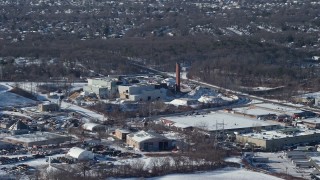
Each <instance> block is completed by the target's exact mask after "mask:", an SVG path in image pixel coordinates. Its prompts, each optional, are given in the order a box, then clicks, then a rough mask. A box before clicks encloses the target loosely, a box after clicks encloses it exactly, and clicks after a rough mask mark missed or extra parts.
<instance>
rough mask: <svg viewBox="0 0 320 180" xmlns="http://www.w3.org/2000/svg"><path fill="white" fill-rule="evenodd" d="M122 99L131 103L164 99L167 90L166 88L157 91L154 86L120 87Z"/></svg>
mask: <svg viewBox="0 0 320 180" xmlns="http://www.w3.org/2000/svg"><path fill="white" fill-rule="evenodd" d="M118 89H119V95H120V99H124V100H130V101H153V100H159V99H164V98H165V97H166V94H167V90H166V89H164V88H160V89H157V88H156V86H155V85H152V84H134V85H119V86H118Z"/></svg>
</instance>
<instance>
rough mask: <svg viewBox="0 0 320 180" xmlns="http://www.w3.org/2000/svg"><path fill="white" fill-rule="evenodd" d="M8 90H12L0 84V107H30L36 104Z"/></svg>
mask: <svg viewBox="0 0 320 180" xmlns="http://www.w3.org/2000/svg"><path fill="white" fill-rule="evenodd" d="M10 89H12V87H10V86H9V85H7V84H5V83H1V84H0V107H10V106H30V105H35V104H36V101H34V100H31V99H28V98H25V97H22V96H20V95H18V94H14V93H11V92H8V91H9V90H10Z"/></svg>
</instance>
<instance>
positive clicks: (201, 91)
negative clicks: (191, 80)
mask: <svg viewBox="0 0 320 180" xmlns="http://www.w3.org/2000/svg"><path fill="white" fill-rule="evenodd" d="M204 95H205V96H216V97H217V96H218V95H219V94H218V93H217V92H215V91H213V90H211V89H209V88H205V87H201V86H198V87H196V88H195V89H194V90H192V91H191V92H189V93H188V94H187V97H188V98H194V99H199V98H200V97H201V96H204Z"/></svg>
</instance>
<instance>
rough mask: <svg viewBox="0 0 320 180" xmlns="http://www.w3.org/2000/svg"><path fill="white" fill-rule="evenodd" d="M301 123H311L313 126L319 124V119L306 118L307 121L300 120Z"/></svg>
mask: <svg viewBox="0 0 320 180" xmlns="http://www.w3.org/2000/svg"><path fill="white" fill-rule="evenodd" d="M301 121H302V122H306V123H313V124H319V123H320V118H308V119H301Z"/></svg>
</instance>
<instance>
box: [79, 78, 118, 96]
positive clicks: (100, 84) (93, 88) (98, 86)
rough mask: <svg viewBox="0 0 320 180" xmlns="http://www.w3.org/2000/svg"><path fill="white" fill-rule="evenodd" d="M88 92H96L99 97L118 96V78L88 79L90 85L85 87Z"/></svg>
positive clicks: (84, 89)
mask: <svg viewBox="0 0 320 180" xmlns="http://www.w3.org/2000/svg"><path fill="white" fill-rule="evenodd" d="M83 91H84V92H85V93H86V94H90V93H94V94H96V95H97V96H98V97H99V98H102V99H104V98H110V97H116V96H117V93H118V87H117V79H115V78H95V79H88V85H86V86H84V87H83Z"/></svg>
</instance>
